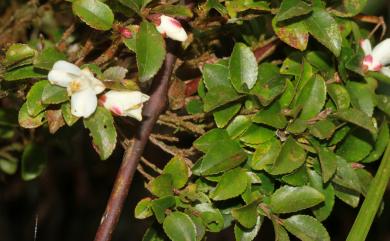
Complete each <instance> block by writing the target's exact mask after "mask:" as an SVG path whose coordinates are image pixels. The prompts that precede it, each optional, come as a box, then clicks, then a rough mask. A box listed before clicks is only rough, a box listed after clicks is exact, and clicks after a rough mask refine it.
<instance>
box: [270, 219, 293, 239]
mask: <svg viewBox="0 0 390 241" xmlns="http://www.w3.org/2000/svg"><path fill="white" fill-rule="evenodd" d="M272 224H273V226H274V231H275V241H290V237H289V236H288V233H287V231H286V229H284V228H283V226H282V225H280V224H279V223H278V222H276V221H272Z"/></svg>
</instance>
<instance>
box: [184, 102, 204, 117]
mask: <svg viewBox="0 0 390 241" xmlns="http://www.w3.org/2000/svg"><path fill="white" fill-rule="evenodd" d="M186 111H187V113H188V114H191V115H195V114H199V113H202V112H203V102H202V101H201V100H198V99H192V100H190V101H188V103H187V105H186Z"/></svg>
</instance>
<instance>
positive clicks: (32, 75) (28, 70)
mask: <svg viewBox="0 0 390 241" xmlns="http://www.w3.org/2000/svg"><path fill="white" fill-rule="evenodd" d="M45 77H46V74H43V73H41V72H39V71H38V70H36V69H34V66H32V65H28V66H24V67H19V68H16V69H12V70H10V71H7V72H6V73H5V74H4V80H6V81H15V80H23V79H42V78H45Z"/></svg>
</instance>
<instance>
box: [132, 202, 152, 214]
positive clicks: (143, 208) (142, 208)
mask: <svg viewBox="0 0 390 241" xmlns="http://www.w3.org/2000/svg"><path fill="white" fill-rule="evenodd" d="M151 204H152V199H150V198H144V199H142V200H141V201H139V202H138V203H137V205H136V206H135V209H134V217H135V218H138V219H145V218H148V217H150V216H152V215H153V211H152V208H151Z"/></svg>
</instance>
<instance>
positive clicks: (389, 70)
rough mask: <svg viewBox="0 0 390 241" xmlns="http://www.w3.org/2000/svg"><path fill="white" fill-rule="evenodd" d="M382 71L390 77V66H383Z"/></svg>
mask: <svg viewBox="0 0 390 241" xmlns="http://www.w3.org/2000/svg"><path fill="white" fill-rule="evenodd" d="M381 73H382V74H384V75H386V76H387V77H390V67H382V69H381Z"/></svg>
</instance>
